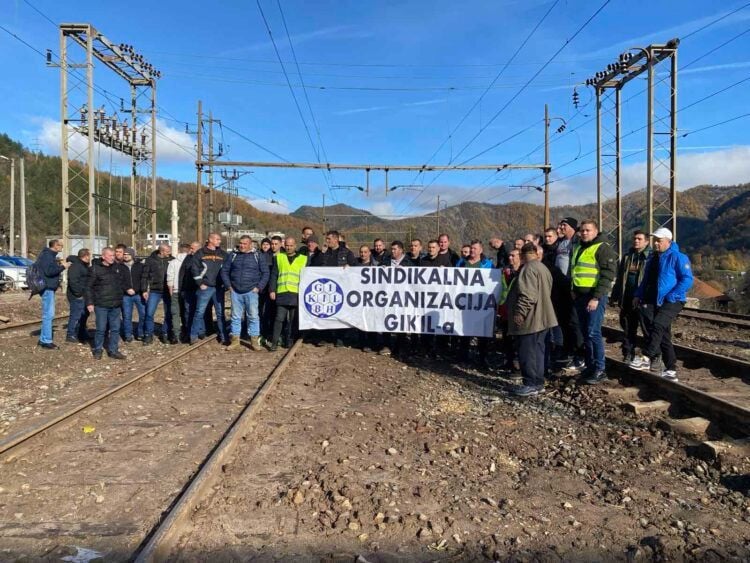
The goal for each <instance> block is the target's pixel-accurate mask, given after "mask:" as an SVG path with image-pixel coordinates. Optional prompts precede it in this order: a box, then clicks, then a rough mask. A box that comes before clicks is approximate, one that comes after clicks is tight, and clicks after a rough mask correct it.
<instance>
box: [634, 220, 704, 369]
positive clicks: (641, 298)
mask: <svg viewBox="0 0 750 563" xmlns="http://www.w3.org/2000/svg"><path fill="white" fill-rule="evenodd" d="M651 236H653V237H654V252H653V253H652V254H651V256H650V257H649V259H648V261H647V262H646V267H645V270H644V272H643V281H642V282H641V284H640V285H639V286H638V290H637V291H636V293H635V298H634V300H633V306H634V307H640V309H641V319H642V321H643V328H644V332H645V336H646V345H645V346H644V348H643V354H644V356H643V357H636V358H634V359H633V361H631V362H630V367H632V368H635V369H640V370H649V371H650V372H651V373H653V374H655V375H659V376H661V377H664V378H666V379H671V380H672V381H677V358H676V356H675V353H674V347H673V346H672V333H671V330H672V322H673V321H674V320H675V318H677V315H678V314H679V313H680V311H681V310H682V308H683V307H684V306H685V301H686V300H687V292H688V290H689V289H690V288H691V287H692V286H693V271H692V269H691V267H690V260H689V259H688V257H687V256H686V255H685V254H683V253H682V252H680V247H679V246H677V243H676V242H674V241H673V240H672V231H670V230H669V229H665V228H664V227H662V228H659V229H656V231H655V232H654V233H653V234H652V235H651Z"/></svg>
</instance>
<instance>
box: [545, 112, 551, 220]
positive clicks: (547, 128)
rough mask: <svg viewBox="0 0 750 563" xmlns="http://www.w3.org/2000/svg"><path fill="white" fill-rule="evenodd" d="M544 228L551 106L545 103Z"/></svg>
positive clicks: (547, 192) (547, 202) (546, 211)
mask: <svg viewBox="0 0 750 563" xmlns="http://www.w3.org/2000/svg"><path fill="white" fill-rule="evenodd" d="M544 164H545V166H547V168H545V169H544V228H545V229H546V228H547V227H549V226H550V225H549V106H548V105H547V104H544Z"/></svg>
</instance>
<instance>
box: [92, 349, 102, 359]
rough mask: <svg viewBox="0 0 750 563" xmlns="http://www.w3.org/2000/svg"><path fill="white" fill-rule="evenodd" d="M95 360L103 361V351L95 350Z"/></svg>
mask: <svg viewBox="0 0 750 563" xmlns="http://www.w3.org/2000/svg"><path fill="white" fill-rule="evenodd" d="M94 359H95V360H101V359H102V351H101V350H94Z"/></svg>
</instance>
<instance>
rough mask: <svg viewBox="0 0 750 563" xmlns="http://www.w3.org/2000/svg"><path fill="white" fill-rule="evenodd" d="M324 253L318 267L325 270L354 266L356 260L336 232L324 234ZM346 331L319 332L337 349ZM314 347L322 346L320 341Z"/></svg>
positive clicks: (342, 343) (341, 344) (341, 343)
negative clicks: (332, 342) (325, 268)
mask: <svg viewBox="0 0 750 563" xmlns="http://www.w3.org/2000/svg"><path fill="white" fill-rule="evenodd" d="M326 246H327V249H326V251H325V252H324V253H323V254H322V255H321V260H320V264H319V265H320V266H322V267H327V268H337V267H344V266H356V265H357V258H356V257H355V256H354V253H352V251H351V250H349V249H348V248H347V247H346V245H345V244H344V243H343V242H341V235H340V234H339V232H338V231H328V232H327V233H326ZM347 332H348V330H347V329H343V330H342V331H339V332H335V331H334V330H324V331H321V333H322V337H323V339H326V340H331V339H332V340H333V341H334V346H336V347H339V346H343V345H344V340H343V338H342V334H343V335H346V333H347ZM315 345H316V346H322V345H323V342H322V341H316V342H315Z"/></svg>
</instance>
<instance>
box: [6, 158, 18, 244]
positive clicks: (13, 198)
mask: <svg viewBox="0 0 750 563" xmlns="http://www.w3.org/2000/svg"><path fill="white" fill-rule="evenodd" d="M8 254H10V255H11V256H15V254H16V159H15V158H11V159H10V243H9V244H8Z"/></svg>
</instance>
